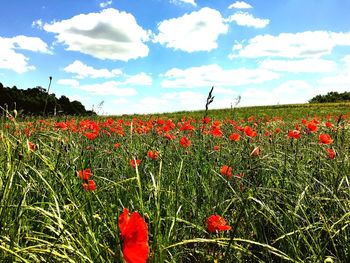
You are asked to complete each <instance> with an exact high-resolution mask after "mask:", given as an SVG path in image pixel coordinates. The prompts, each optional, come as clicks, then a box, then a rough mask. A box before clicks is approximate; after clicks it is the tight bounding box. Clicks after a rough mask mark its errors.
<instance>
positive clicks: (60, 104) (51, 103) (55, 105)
mask: <svg viewBox="0 0 350 263" xmlns="http://www.w3.org/2000/svg"><path fill="white" fill-rule="evenodd" d="M0 106H1V107H2V108H4V109H5V108H7V109H8V110H10V111H11V110H14V109H15V108H16V109H17V111H19V112H21V113H22V114H25V115H43V111H44V108H45V112H46V114H49V115H53V114H55V109H57V110H58V111H59V112H60V113H61V114H66V115H81V114H84V115H87V114H89V115H91V112H90V111H89V112H87V111H86V110H85V107H84V105H83V104H81V103H80V102H79V101H73V102H70V101H69V98H68V97H66V96H61V97H60V98H59V99H57V98H56V95H55V94H48V92H47V91H46V90H45V89H44V88H42V87H40V86H37V87H34V88H30V89H26V90H23V89H18V88H17V87H16V86H13V87H12V88H9V87H4V86H3V84H2V83H0Z"/></svg>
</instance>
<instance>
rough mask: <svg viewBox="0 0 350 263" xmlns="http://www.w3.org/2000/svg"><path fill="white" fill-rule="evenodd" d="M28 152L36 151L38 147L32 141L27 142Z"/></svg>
mask: <svg viewBox="0 0 350 263" xmlns="http://www.w3.org/2000/svg"><path fill="white" fill-rule="evenodd" d="M27 147H28V151H34V150H35V149H36V145H35V144H34V143H32V142H30V141H27Z"/></svg>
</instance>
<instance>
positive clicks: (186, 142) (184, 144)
mask: <svg viewBox="0 0 350 263" xmlns="http://www.w3.org/2000/svg"><path fill="white" fill-rule="evenodd" d="M180 144H181V146H182V147H184V148H187V147H189V146H190V145H191V141H190V140H189V139H188V138H187V137H186V136H184V137H182V138H181V139H180Z"/></svg>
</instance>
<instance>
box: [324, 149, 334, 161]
mask: <svg viewBox="0 0 350 263" xmlns="http://www.w3.org/2000/svg"><path fill="white" fill-rule="evenodd" d="M326 151H327V153H328V158H329V159H331V160H333V159H334V157H335V152H334V151H333V149H332V148H328V149H326Z"/></svg>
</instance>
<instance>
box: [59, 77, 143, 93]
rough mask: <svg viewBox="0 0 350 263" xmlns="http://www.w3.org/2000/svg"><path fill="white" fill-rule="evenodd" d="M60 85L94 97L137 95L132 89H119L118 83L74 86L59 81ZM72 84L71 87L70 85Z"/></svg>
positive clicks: (74, 84)
mask: <svg viewBox="0 0 350 263" xmlns="http://www.w3.org/2000/svg"><path fill="white" fill-rule="evenodd" d="M58 83H59V84H61V85H67V86H70V87H71V88H74V89H80V90H83V91H85V92H89V93H92V94H94V95H114V96H120V97H124V96H134V95H136V94H137V91H136V90H135V89H134V88H129V87H126V88H121V87H120V83H119V82H117V81H105V82H102V83H94V84H85V85H82V84H79V83H78V85H76V84H77V83H76V82H73V81H72V80H65V79H63V80H60V81H58ZM72 84H73V85H72Z"/></svg>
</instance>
